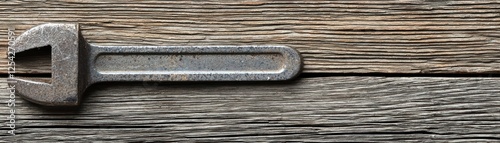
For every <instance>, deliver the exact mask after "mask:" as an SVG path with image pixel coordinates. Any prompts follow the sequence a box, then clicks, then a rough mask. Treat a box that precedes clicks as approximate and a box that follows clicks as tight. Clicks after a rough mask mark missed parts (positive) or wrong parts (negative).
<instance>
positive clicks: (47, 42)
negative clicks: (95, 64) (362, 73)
mask: <svg viewBox="0 0 500 143" xmlns="http://www.w3.org/2000/svg"><path fill="white" fill-rule="evenodd" d="M86 45H87V43H86V42H85V40H84V39H83V37H82V36H81V33H80V31H79V25H78V24H55V23H49V24H43V25H39V26H36V27H33V28H31V29H29V30H28V31H26V32H24V33H23V34H21V35H20V36H19V37H18V38H17V39H16V40H15V43H14V44H13V45H12V46H11V47H12V48H13V49H14V50H15V52H14V53H19V52H23V51H26V50H29V49H33V48H37V47H44V46H50V47H51V50H52V56H51V58H52V60H51V62H52V82H51V83H45V82H37V81H30V80H25V79H19V78H11V79H10V81H9V87H13V88H15V90H16V94H17V95H20V96H22V97H23V98H25V99H27V100H30V101H32V102H35V103H38V104H41V105H46V106H76V105H78V104H79V99H80V96H81V94H82V93H83V91H84V90H85V88H86V83H84V80H79V78H84V77H85V75H84V74H85V73H84V72H83V71H85V70H79V67H82V66H84V64H85V63H84V60H83V57H82V56H80V55H79V53H85V52H83V51H84V50H85V49H86Z"/></svg>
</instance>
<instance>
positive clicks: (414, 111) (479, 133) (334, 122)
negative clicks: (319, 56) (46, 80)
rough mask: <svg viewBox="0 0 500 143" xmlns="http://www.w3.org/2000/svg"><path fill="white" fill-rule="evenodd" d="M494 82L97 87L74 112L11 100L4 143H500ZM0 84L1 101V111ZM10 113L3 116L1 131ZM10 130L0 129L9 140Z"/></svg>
mask: <svg viewBox="0 0 500 143" xmlns="http://www.w3.org/2000/svg"><path fill="white" fill-rule="evenodd" d="M498 87H500V80H499V79H498V78H436V77H317V78H302V79H299V80H296V81H294V82H290V83H260V82H256V83H246V84H234V83H179V84H160V85H157V84H153V83H137V84H128V83H127V84H99V85H98V86H95V87H94V88H93V90H90V92H89V93H88V94H87V98H85V99H84V104H83V106H81V108H79V109H77V110H65V111H59V110H51V109H45V108H41V107H38V106H34V105H33V104H29V103H27V102H25V101H24V100H22V99H20V98H17V100H16V101H17V102H16V103H17V104H16V105H17V106H16V110H17V112H16V115H17V116H16V118H17V133H18V135H16V136H15V137H9V136H6V135H7V134H0V136H1V137H0V141H2V142H4V141H26V140H31V141H38V142H51V141H57V140H58V141H94V140H103V141H116V140H126V141H145V140H150V141H167V140H169V141H212V140H217V141H222V140H226V141H249V142H255V141H342V142H369V141H377V142H385V141H398V142H401V141H415V142H423V141H446V142H479V141H484V142H487V141H488V142H499V141H500V136H499V134H500V96H499V95H498V93H500V89H499V88H498ZM5 88H6V83H5V79H3V80H2V82H1V83H0V100H1V101H2V102H3V101H7V100H8V97H7V95H6V94H7V91H6V89H5ZM7 113H8V107H7V106H0V116H1V117H2V118H0V120H1V121H2V122H6V118H5V117H6V116H7ZM6 130H7V128H5V127H3V128H1V131H2V132H6Z"/></svg>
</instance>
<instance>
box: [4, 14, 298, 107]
mask: <svg viewBox="0 0 500 143" xmlns="http://www.w3.org/2000/svg"><path fill="white" fill-rule="evenodd" d="M43 46H51V48H52V82H51V83H44V82H36V81H30V80H24V79H19V78H13V79H11V80H12V81H11V82H9V84H10V86H14V87H15V89H16V93H17V94H19V95H21V96H22V97H24V98H25V99H27V100H29V101H32V102H35V103H38V104H42V105H47V106H75V105H78V104H79V100H80V98H81V96H82V94H83V93H84V91H85V89H86V88H88V87H89V86H90V85H92V84H93V83H97V82H111V81H165V82H170V81H172V82H173V81H280V80H290V79H292V78H294V77H296V76H297V75H298V74H299V73H300V71H301V68H302V59H301V56H300V54H299V53H298V52H297V51H295V50H294V49H292V48H289V47H286V46H97V45H92V44H88V43H87V42H86V40H85V39H84V38H83V36H82V34H81V32H80V28H79V25H78V24H54V23H49V24H43V25H39V26H36V27H33V28H32V29H30V30H28V31H26V32H25V33H23V34H22V35H20V36H19V37H18V38H17V39H16V41H15V43H14V45H13V46H12V47H13V48H14V49H15V53H19V52H22V51H26V50H29V49H32V48H36V47H43Z"/></svg>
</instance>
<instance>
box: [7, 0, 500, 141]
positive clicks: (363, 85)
mask: <svg viewBox="0 0 500 143" xmlns="http://www.w3.org/2000/svg"><path fill="white" fill-rule="evenodd" d="M47 22H78V23H80V24H81V29H82V33H83V36H84V37H85V38H86V39H87V40H88V42H89V43H93V44H98V45H263V44H279V45H287V46H290V47H293V48H296V49H297V50H299V51H300V52H301V54H302V56H303V57H304V64H305V67H304V74H303V75H302V76H301V77H299V78H298V79H297V80H294V81H291V82H271V83H267V82H250V83H175V84H172V83H161V84H158V83H118V84H116V83H113V84H110V83H102V84H98V85H95V86H93V87H92V88H91V89H89V90H88V92H87V93H86V97H85V99H84V101H83V104H82V106H80V107H79V108H75V109H64V110H61V109H49V108H44V107H41V106H37V105H34V104H31V103H28V102H26V101H24V100H23V99H22V98H20V97H17V98H16V104H17V106H16V129H17V131H16V133H17V135H16V136H10V135H9V134H7V133H6V132H7V130H9V128H8V127H7V125H6V123H7V122H8V120H7V116H8V115H9V108H8V107H7V106H6V105H5V106H0V120H1V121H2V123H3V124H2V126H1V128H0V132H2V133H1V134H0V141H1V142H12V141H16V142H20V141H35V142H49V141H95V140H98V141H109V142H113V141H127V142H130V141H139V142H140V141H216V142H218V141H249V142H256V141H319V142H321V141H325V142H331V141H339V142H386V141H398V142H399V141H410V142H427V141H430V142H434V141H439V142H500V93H499V92H500V79H499V78H498V72H500V1H498V0H481V1H479V0H475V1H472V0H471V1H447V0H395V1H370V0H357V1H319V0H318V1H260V0H246V1H229V0H223V1H164V2H157V1H120V2H108V1H106V2H101V1H89V2H82V1H79V0H64V1H10V0H7V1H2V2H0V33H2V34H0V46H1V48H0V53H5V52H6V50H7V48H6V47H7V29H8V27H15V28H16V30H15V33H16V34H18V35H19V34H21V33H22V32H24V31H25V30H27V29H29V28H31V27H33V26H35V25H38V24H42V23H47ZM37 52H38V53H46V52H44V51H43V49H42V50H40V51H34V53H35V54H36V53H37ZM0 57H1V59H0V63H1V64H0V69H1V74H2V75H3V77H2V80H1V82H0V87H1V92H0V94H1V95H0V101H1V102H6V101H7V100H8V91H7V90H6V89H5V88H6V87H7V84H6V82H5V81H6V77H7V72H6V71H7V61H8V60H7V59H6V54H0ZM16 71H17V72H18V74H17V75H19V76H30V77H42V78H45V79H47V78H49V77H50V56H48V55H43V54H42V55H31V54H30V55H28V56H26V57H24V56H23V57H19V58H18V59H16ZM402 76H403V77H402Z"/></svg>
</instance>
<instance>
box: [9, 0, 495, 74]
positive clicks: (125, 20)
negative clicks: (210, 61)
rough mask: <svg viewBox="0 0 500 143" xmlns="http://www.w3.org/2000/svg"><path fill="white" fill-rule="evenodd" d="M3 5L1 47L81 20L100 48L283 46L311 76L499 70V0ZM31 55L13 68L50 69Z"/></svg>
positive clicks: (86, 33) (66, 0) (70, 0)
mask: <svg viewBox="0 0 500 143" xmlns="http://www.w3.org/2000/svg"><path fill="white" fill-rule="evenodd" d="M0 10H1V11H2V12H0V33H3V34H0V46H1V47H6V41H7V37H6V35H7V34H6V33H7V27H8V26H15V27H16V28H17V29H16V31H15V32H16V33H17V34H20V33H22V32H24V31H25V30H26V29H28V28H30V27H32V26H35V25H38V24H42V23H46V22H79V23H81V24H82V25H83V26H82V30H83V35H84V36H85V37H86V38H87V39H88V40H89V42H91V43H95V44H101V45H243V44H245V45H246V44H281V45H287V46H290V47H293V48H296V49H298V50H299V51H300V52H301V53H302V55H303V56H304V59H305V70H304V72H308V73H497V72H499V71H500V64H499V63H500V62H499V60H500V58H499V57H500V50H499V47H500V40H499V37H500V30H499V29H500V18H499V15H500V1H498V0H480V1H479V0H465V1H431V0H394V1H391V0H388V1H371V0H358V1H264V0H262V1H261V0H244V1H241V0H240V1H203V2H200V1H139V2H138V1H120V2H112V1H106V2H102V1H99V2H98V1H91V2H83V1H74V0H62V1H24V0H21V1H4V2H2V3H0ZM5 50H6V49H4V48H0V53H4V52H5ZM0 55H1V56H3V57H1V58H2V59H1V60H0V63H3V64H0V69H5V68H6V67H5V65H6V59H5V55H4V54H0ZM31 60H33V61H35V62H34V63H31V64H18V65H17V66H18V67H17V71H18V72H20V73H21V72H24V73H49V72H50V66H49V65H50V64H47V63H48V61H49V60H48V58H45V60H43V59H39V58H33V59H31ZM42 61H45V62H42ZM40 63H45V64H40ZM35 66H36V67H35ZM0 71H1V72H4V71H5V70H0Z"/></svg>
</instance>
